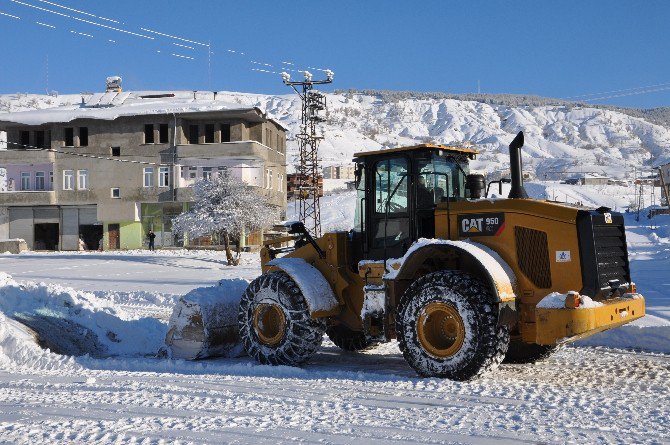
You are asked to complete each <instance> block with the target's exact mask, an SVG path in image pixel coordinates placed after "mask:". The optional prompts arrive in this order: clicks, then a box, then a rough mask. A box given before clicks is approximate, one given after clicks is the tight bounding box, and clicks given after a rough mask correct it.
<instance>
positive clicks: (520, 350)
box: [503, 340, 559, 363]
mask: <svg viewBox="0 0 670 445" xmlns="http://www.w3.org/2000/svg"><path fill="white" fill-rule="evenodd" d="M558 349H559V346H545V345H536V344H531V343H523V342H522V341H520V340H512V341H511V342H510V343H509V348H508V349H507V354H505V360H503V363H535V362H538V361H541V360H544V359H546V358H548V357H549V356H550V355H551V354H553V353H554V352H556V351H558Z"/></svg>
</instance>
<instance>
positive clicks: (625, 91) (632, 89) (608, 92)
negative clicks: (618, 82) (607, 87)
mask: <svg viewBox="0 0 670 445" xmlns="http://www.w3.org/2000/svg"><path fill="white" fill-rule="evenodd" d="M657 87H670V82H666V83H659V84H656V85H647V86H641V87H634V88H624V89H619V90H611V91H602V92H600V93H589V94H580V95H577V96H568V97H565V98H564V99H579V98H583V97H589V96H603V95H605V94H616V93H627V92H631V93H634V94H635V93H637V90H645V89H648V88H657ZM642 93H644V92H641V93H640V94H642ZM631 95H632V94H631ZM614 97H618V96H614ZM596 99H597V98H594V99H589V100H596Z"/></svg>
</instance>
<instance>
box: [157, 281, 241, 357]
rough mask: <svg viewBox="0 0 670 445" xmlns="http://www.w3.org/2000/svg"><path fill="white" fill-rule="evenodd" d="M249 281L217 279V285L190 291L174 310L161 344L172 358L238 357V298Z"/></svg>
mask: <svg viewBox="0 0 670 445" xmlns="http://www.w3.org/2000/svg"><path fill="white" fill-rule="evenodd" d="M248 285H249V282H248V281H246V280H241V279H229V280H221V281H220V282H219V286H212V287H200V288H197V289H193V290H192V291H191V292H189V293H188V294H186V295H184V296H183V297H181V298H180V299H179V301H178V302H177V304H176V305H175V307H174V310H173V312H172V316H171V317H170V323H169V328H168V332H167V335H166V337H165V344H166V345H167V348H168V355H169V356H170V357H171V358H175V359H186V360H196V359H201V358H207V357H221V356H223V357H239V356H240V355H241V354H242V353H243V346H242V343H241V341H240V337H239V329H238V326H237V313H238V310H239V306H240V298H241V297H242V294H243V293H244V291H245V290H246V288H247V286H248Z"/></svg>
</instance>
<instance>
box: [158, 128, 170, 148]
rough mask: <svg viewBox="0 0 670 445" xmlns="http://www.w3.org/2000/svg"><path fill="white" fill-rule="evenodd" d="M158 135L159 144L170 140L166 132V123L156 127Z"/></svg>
mask: <svg viewBox="0 0 670 445" xmlns="http://www.w3.org/2000/svg"><path fill="white" fill-rule="evenodd" d="M158 133H159V134H158V137H159V140H160V143H161V144H167V143H168V142H170V135H169V133H168V124H161V125H160V127H158Z"/></svg>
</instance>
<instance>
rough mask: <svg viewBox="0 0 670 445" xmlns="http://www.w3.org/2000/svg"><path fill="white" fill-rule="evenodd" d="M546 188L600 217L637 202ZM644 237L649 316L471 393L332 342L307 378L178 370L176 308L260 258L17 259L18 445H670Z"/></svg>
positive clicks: (381, 354) (669, 246)
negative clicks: (170, 351)
mask: <svg viewBox="0 0 670 445" xmlns="http://www.w3.org/2000/svg"><path fill="white" fill-rule="evenodd" d="M528 188H529V190H530V191H531V193H532V194H533V195H534V196H537V197H541V196H542V195H543V194H545V195H546V194H558V195H559V196H558V198H560V199H561V200H563V196H561V194H563V195H566V196H567V197H568V200H570V199H572V200H573V201H571V202H578V201H582V202H584V203H585V204H587V205H594V204H599V203H601V202H602V201H603V199H609V200H612V202H613V204H612V206H614V205H619V206H620V207H619V208H623V207H624V206H625V205H626V203H627V199H628V197H627V195H626V193H625V190H621V191H619V190H607V192H611V193H609V195H608V196H607V197H606V198H603V196H601V195H603V194H604V191H603V190H600V189H598V188H595V187H594V188H592V187H576V186H567V185H564V184H554V183H548V184H544V183H536V184H529V187H528ZM354 197H355V192H353V191H345V192H340V193H333V194H330V195H328V196H326V197H324V200H323V203H322V212H323V213H322V217H323V227H324V229H325V230H334V229H347V228H349V227H351V224H352V221H353V212H354V208H355V200H354ZM626 223H627V225H628V233H627V236H628V242H629V250H630V259H631V269H632V275H633V278H634V280H635V281H636V282H637V284H638V290H639V291H640V292H641V293H643V294H644V295H645V297H646V298H647V311H648V314H649V315H648V316H647V317H645V318H644V319H642V320H640V321H638V322H636V323H635V326H626V327H623V328H619V329H615V330H612V331H609V332H605V333H602V334H598V335H596V336H593V337H591V338H590V339H587V340H586V341H584V342H581V344H580V345H578V346H571V347H567V348H564V349H563V350H562V351H560V352H559V353H557V354H556V355H554V356H552V357H551V358H550V359H548V360H547V361H544V362H541V363H538V364H536V365H503V366H502V367H501V368H500V369H499V370H498V371H497V373H495V374H493V375H490V376H486V377H484V378H481V379H479V380H476V381H473V382H468V383H457V382H452V381H448V380H440V379H420V378H417V376H416V374H415V373H414V371H413V370H412V369H411V368H410V367H409V366H408V365H407V364H406V363H405V361H404V360H403V358H402V355H401V354H400V352H399V350H398V347H397V344H396V343H395V342H392V343H389V344H385V345H383V346H381V347H379V348H377V349H375V350H373V351H370V352H366V353H362V354H351V353H345V352H342V351H340V350H339V349H337V348H335V347H334V346H333V345H332V344H331V343H329V342H328V341H326V342H324V346H323V347H322V349H321V350H320V351H319V353H318V354H317V355H316V356H315V357H314V358H313V359H312V360H311V362H310V363H308V364H307V365H306V366H305V367H303V368H289V367H271V366H262V365H258V364H256V363H255V362H253V361H252V360H250V359H248V358H236V359H214V360H205V361H199V362H183V361H175V360H168V359H166V358H163V355H162V353H161V347H162V340H163V337H164V336H165V333H166V331H167V320H168V317H169V315H170V312H171V309H172V306H173V304H174V302H175V300H176V298H177V297H178V296H179V295H183V294H185V293H186V292H188V291H190V290H191V289H193V288H196V287H200V286H216V285H217V283H218V281H219V280H221V279H238V278H242V279H246V280H251V279H253V278H254V277H256V276H257V275H258V274H259V273H260V267H259V262H258V259H257V255H256V254H245V256H244V258H243V261H242V265H241V266H238V267H232V266H228V265H227V264H226V261H225V256H224V255H223V254H222V253H219V252H204V251H184V250H181V251H158V252H155V253H150V252H146V251H130V252H112V253H109V252H104V253H99V252H90V253H88V252H72V253H24V254H21V255H8V254H7V255H0V443H17V442H18V443H21V442H23V443H47V442H48V443H53V442H55V443H61V442H68V443H163V442H170V443H172V442H180V443H203V442H206V443H224V442H225V443H235V442H239V443H287V442H309V443H312V442H323V443H412V442H425V443H518V442H532V443H538V442H543V443H544V442H571V443H595V442H600V443H631V442H635V443H664V442H670V426H669V425H670V412H669V411H668V409H667V407H668V406H670V390H669V389H668V381H669V379H670V355H668V354H669V353H670V275H669V274H668V271H670V217H666V216H664V217H657V218H655V219H654V220H651V221H650V220H647V219H646V217H644V215H643V217H642V218H641V220H640V221H639V222H637V221H636V220H635V218H634V215H633V214H629V215H627V216H626ZM40 283H42V284H40ZM15 320H21V321H22V322H23V323H25V324H27V325H29V326H31V327H32V328H33V329H34V330H35V331H37V332H40V340H41V341H42V342H43V346H47V347H50V348H51V349H52V350H60V351H61V352H69V353H71V354H82V353H84V352H87V353H88V355H79V356H68V355H60V354H56V353H54V352H52V351H50V350H45V349H43V348H41V347H40V346H38V345H37V344H36V342H35V334H34V333H33V332H32V331H30V329H28V328H26V327H25V325H23V324H19V323H17V322H16V321H15ZM49 332H57V333H58V335H57V336H55V338H57V339H58V341H55V340H53V339H52V338H50V337H51V336H50V335H49ZM45 333H46V334H45ZM45 338H46V341H45ZM585 345H590V346H585ZM594 345H599V346H594ZM603 345H604V346H608V347H607V348H605V347H604V346H603ZM68 348H69V349H68ZM615 348H618V349H615ZM622 348H625V349H622Z"/></svg>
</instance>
